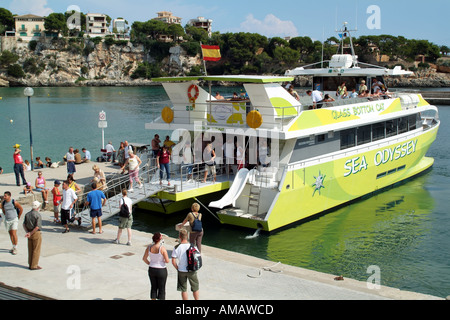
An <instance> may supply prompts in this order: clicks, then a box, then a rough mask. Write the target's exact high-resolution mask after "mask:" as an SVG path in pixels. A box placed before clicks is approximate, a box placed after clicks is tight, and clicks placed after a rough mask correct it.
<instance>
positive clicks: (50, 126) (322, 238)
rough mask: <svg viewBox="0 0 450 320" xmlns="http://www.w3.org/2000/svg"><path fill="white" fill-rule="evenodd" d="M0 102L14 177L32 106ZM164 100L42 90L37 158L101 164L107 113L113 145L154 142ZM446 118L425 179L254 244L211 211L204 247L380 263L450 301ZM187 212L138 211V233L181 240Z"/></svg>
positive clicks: (5, 151) (402, 284)
mask: <svg viewBox="0 0 450 320" xmlns="http://www.w3.org/2000/svg"><path fill="white" fill-rule="evenodd" d="M234 90H235V89H233V88H229V89H227V90H225V91H222V92H223V93H230V92H233V91H234ZM0 96H1V97H2V98H3V99H2V100H0V128H1V135H0V150H2V152H1V153H0V166H2V167H3V169H4V171H5V172H12V162H13V161H12V153H13V148H12V146H13V145H14V144H16V143H19V144H22V150H23V152H22V153H23V156H24V159H29V133H28V111H27V100H26V98H25V97H24V96H23V89H19V88H4V89H0ZM166 99H167V96H166V95H165V93H164V90H163V89H162V88H160V87H152V88H37V89H35V96H34V97H33V98H32V100H31V103H32V105H31V107H32V119H33V140H34V154H35V156H40V157H41V158H44V157H46V156H50V157H51V158H52V159H58V160H59V159H61V158H62V157H63V156H64V154H65V153H66V151H67V149H68V147H69V146H73V147H75V148H78V149H80V150H81V148H83V147H86V148H87V149H88V150H91V152H92V155H93V156H94V157H97V156H99V155H100V147H101V146H100V145H101V141H102V140H101V139H102V136H101V129H98V127H97V123H98V113H99V112H100V111H102V110H104V111H105V112H106V113H107V120H108V128H107V129H106V130H105V140H106V141H108V140H111V141H112V142H113V144H114V145H115V146H116V148H117V146H118V144H119V142H120V141H123V140H128V141H130V142H139V143H150V141H151V138H152V137H153V135H154V134H155V132H154V131H152V130H145V124H146V123H148V122H150V121H151V119H152V118H153V117H154V113H153V112H152V104H151V102H154V101H164V100H166ZM439 111H440V119H441V121H442V125H441V129H440V131H439V134H438V139H437V141H436V142H435V143H434V144H433V145H432V147H431V149H430V151H429V153H428V155H429V156H431V157H434V158H435V165H434V166H433V168H432V169H431V170H429V171H427V172H426V173H424V174H422V175H421V176H419V177H417V178H415V179H413V180H410V181H408V182H406V183H404V184H401V185H399V186H395V187H393V188H390V189H388V190H385V191H384V192H381V193H378V194H376V195H374V196H371V197H366V198H365V199H362V200H360V201H357V202H354V203H352V204H350V205H347V206H345V207H342V208H339V209H337V210H335V211H332V212H330V213H328V214H326V215H323V216H320V217H317V218H315V219H312V220H310V221H308V222H304V223H301V224H300V223H299V224H296V225H293V226H290V227H288V228H285V229H283V230H280V231H277V232H275V233H272V234H266V233H262V234H260V235H259V236H258V237H256V238H253V239H246V237H247V236H249V235H252V234H253V231H252V230H247V229H241V228H237V227H232V226H225V225H221V224H220V223H218V221H217V220H215V219H214V218H213V217H212V216H210V215H209V214H208V213H206V212H204V213H205V221H204V225H205V237H204V240H203V242H204V243H205V244H207V245H211V246H215V247H220V248H224V249H227V250H232V251H236V252H241V253H245V254H248V255H253V256H257V257H261V258H265V259H269V260H272V261H274V262H278V261H281V262H283V263H286V264H291V265H294V266H299V267H304V268H308V269H312V270H317V271H321V272H325V273H330V274H332V275H343V276H344V277H347V278H354V279H358V280H362V281H366V280H367V279H368V278H369V276H370V275H371V274H368V273H367V269H368V267H369V266H378V267H379V269H380V272H381V273H380V275H381V284H382V285H386V286H391V287H396V288H399V289H403V290H410V291H415V292H421V293H427V294H432V295H435V296H439V297H446V296H447V295H450V273H449V272H448V271H449V270H450V250H448V244H449V240H450V236H449V232H448V229H449V226H450V215H449V210H448V198H449V194H450V193H449V191H450V187H449V185H450V169H449V168H450V159H449V157H448V154H450V143H449V142H448V137H449V136H450V129H449V126H448V123H450V107H439ZM11 119H13V120H14V121H13V124H11V123H10V120H11ZM158 133H159V134H160V135H163V134H165V133H163V132H158ZM184 214H185V213H180V214H175V215H172V216H164V215H160V214H148V213H146V212H139V211H138V212H136V213H135V224H134V228H135V229H138V230H142V231H148V232H156V231H160V232H163V233H166V234H168V235H170V236H176V232H175V230H174V225H175V224H176V223H178V222H181V221H182V220H183V218H184ZM113 222H114V221H111V222H110V223H113ZM149 240H150V239H149Z"/></svg>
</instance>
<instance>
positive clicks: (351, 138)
mask: <svg viewBox="0 0 450 320" xmlns="http://www.w3.org/2000/svg"><path fill="white" fill-rule="evenodd" d="M354 146H356V128H353V129H347V130H344V131H342V132H341V150H344V149H348V148H353V147H354Z"/></svg>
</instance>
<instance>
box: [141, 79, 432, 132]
mask: <svg viewBox="0 0 450 320" xmlns="http://www.w3.org/2000/svg"><path fill="white" fill-rule="evenodd" d="M153 80H154V81H156V82H161V83H162V85H163V86H164V89H165V91H166V93H167V95H168V96H169V99H170V103H171V104H172V105H171V106H169V105H166V106H164V107H162V108H161V113H160V116H159V117H158V118H156V119H155V120H154V121H153V122H152V123H150V124H148V125H147V129H154V130H155V129H162V130H176V129H185V130H188V131H195V130H197V131H206V130H218V131H221V132H224V133H225V132H226V130H229V129H234V130H235V129H243V130H244V131H245V134H251V132H250V131H251V130H247V129H249V128H253V129H255V132H256V131H258V130H267V131H269V130H270V131H277V132H278V133H279V137H280V138H281V139H289V138H293V137H296V136H300V135H307V134H315V133H319V132H327V131H330V130H337V129H339V128H343V127H346V126H352V125H358V123H370V122H376V121H380V120H382V119H383V118H386V119H389V118H392V117H395V116H397V115H396V113H398V112H403V113H405V115H407V114H408V113H412V112H417V111H416V110H414V109H416V108H426V107H427V106H429V104H428V103H427V102H426V101H425V100H424V99H423V98H422V96H421V95H420V94H403V93H392V94H389V96H384V97H381V96H380V97H370V98H353V99H341V100H336V101H334V102H326V103H323V105H322V108H320V109H312V105H313V102H312V99H311V97H309V96H303V97H300V99H299V100H297V99H296V98H294V96H292V95H291V94H290V93H289V92H288V91H287V90H286V89H285V88H284V87H283V86H282V84H283V83H285V82H290V81H292V80H293V78H292V77H268V76H203V77H176V78H157V79H153ZM199 81H209V82H210V81H221V82H233V83H238V84H241V85H242V86H243V87H244V89H245V96H244V97H242V98H241V97H237V98H231V99H221V100H218V99H216V98H215V97H214V96H213V94H212V93H211V92H208V91H206V90H205V89H203V88H202V87H200V86H199ZM209 91H211V86H209ZM249 132H250V133H249ZM255 134H256V133H255Z"/></svg>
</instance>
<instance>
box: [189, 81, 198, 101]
mask: <svg viewBox="0 0 450 320" xmlns="http://www.w3.org/2000/svg"><path fill="white" fill-rule="evenodd" d="M192 89H194V90H195V95H194V96H192ZM199 95H200V90H199V89H198V87H197V86H196V85H195V84H193V85H191V86H190V87H189V89H188V98H189V101H191V99H194V101H195V100H197V98H198V96H199Z"/></svg>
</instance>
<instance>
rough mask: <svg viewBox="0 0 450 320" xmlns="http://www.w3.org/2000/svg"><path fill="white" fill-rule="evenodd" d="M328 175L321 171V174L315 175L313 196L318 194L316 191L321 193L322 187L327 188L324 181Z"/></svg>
mask: <svg viewBox="0 0 450 320" xmlns="http://www.w3.org/2000/svg"><path fill="white" fill-rule="evenodd" d="M325 177H326V175H322V173H321V172H320V171H319V175H318V176H317V177H314V179H316V182H315V183H314V184H313V185H312V186H313V187H314V193H313V195H312V196H313V197H314V196H315V195H316V192H319V195H320V194H321V193H320V190H321V189H322V188H325V186H324V185H323V182H324V180H325Z"/></svg>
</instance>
